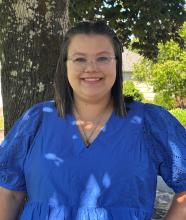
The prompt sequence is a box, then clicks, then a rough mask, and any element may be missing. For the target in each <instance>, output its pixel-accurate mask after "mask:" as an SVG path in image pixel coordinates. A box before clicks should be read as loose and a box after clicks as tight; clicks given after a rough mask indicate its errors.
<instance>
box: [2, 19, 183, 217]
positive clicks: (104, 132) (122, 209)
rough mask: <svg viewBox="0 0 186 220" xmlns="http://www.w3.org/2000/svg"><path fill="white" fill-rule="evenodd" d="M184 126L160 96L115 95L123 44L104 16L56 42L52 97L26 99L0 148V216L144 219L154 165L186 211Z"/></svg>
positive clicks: (176, 207) (178, 208)
mask: <svg viewBox="0 0 186 220" xmlns="http://www.w3.org/2000/svg"><path fill="white" fill-rule="evenodd" d="M185 159H186V132H185V129H184V128H183V127H182V126H181V125H180V124H179V123H178V121H177V120H176V119H175V118H173V117H172V116H171V115H170V114H169V113H168V112H166V111H165V110H164V109H162V108H161V107H158V106H154V105H150V104H142V103H139V102H129V101H127V100H123V96H122V46H121V44H120V42H119V40H118V38H117V36H116V34H115V33H114V32H113V31H112V30H111V29H110V28H109V27H108V26H106V25H105V24H104V23H102V22H82V23H80V24H78V25H77V26H76V27H73V28H71V29H70V30H69V31H68V32H67V34H66V36H65V39H64V41H63V43H62V48H61V54H60V58H59V62H58V66H57V71H56V77H55V102H54V101H51V102H43V103H39V104H38V105H36V106H34V107H32V108H31V109H29V110H28V111H27V112H26V113H25V114H24V115H23V116H22V117H21V118H20V119H19V120H18V121H17V122H16V123H15V125H14V127H13V128H12V129H11V131H10V132H9V134H8V135H7V137H6V139H5V140H4V142H3V143H2V146H1V148H0V162H1V168H0V176H1V180H0V185H1V190H0V213H1V215H0V220H9V219H11V220H12V219H16V217H17V215H18V213H19V210H20V207H21V205H22V203H23V200H24V198H25V195H26V194H27V196H28V202H27V203H26V205H25V207H24V210H23V213H22V215H21V219H22V220H40V219H41V220H44V219H50V220H54V219H56V220H62V219H64V220H149V219H151V216H152V212H153V207H154V200H155V194H156V178H157V175H158V174H159V175H161V176H162V177H163V179H164V180H165V182H166V183H167V184H168V185H169V186H170V187H172V188H173V190H174V191H175V192H176V195H175V198H174V200H173V203H172V206H171V208H170V210H169V212H168V213H167V216H166V217H165V219H166V220H184V219H186V208H185V207H186V160H185Z"/></svg>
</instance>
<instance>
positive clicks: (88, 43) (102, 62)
mask: <svg viewBox="0 0 186 220" xmlns="http://www.w3.org/2000/svg"><path fill="white" fill-rule="evenodd" d="M67 77H68V81H69V83H70V85H71V87H72V90H73V94H74V98H75V99H77V98H81V99H84V100H86V101H91V100H92V101H93V100H94V101H96V100H98V99H102V98H106V97H108V96H109V97H110V96H111V88H112V86H113V84H114V82H115V79H116V60H115V53H114V48H113V45H112V43H111V41H110V39H109V38H108V37H107V36H105V35H98V34H77V35H75V36H74V37H73V38H72V39H71V42H70V44H69V48H68V59H67Z"/></svg>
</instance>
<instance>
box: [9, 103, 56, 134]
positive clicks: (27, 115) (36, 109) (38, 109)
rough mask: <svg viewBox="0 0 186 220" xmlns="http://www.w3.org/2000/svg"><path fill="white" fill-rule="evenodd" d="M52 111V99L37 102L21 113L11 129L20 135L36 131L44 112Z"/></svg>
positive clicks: (53, 106) (53, 104)
mask: <svg viewBox="0 0 186 220" xmlns="http://www.w3.org/2000/svg"><path fill="white" fill-rule="evenodd" d="M53 111H55V103H54V101H45V102H40V103H37V104H35V105H33V106H32V107H31V108H29V109H28V110H26V111H25V112H24V113H23V114H22V115H21V117H20V118H19V119H18V120H17V121H16V122H15V123H14V126H13V127H12V129H11V130H12V131H15V130H16V133H18V134H19V135H20V136H22V135H23V136H24V135H28V134H31V133H33V132H36V130H38V129H39V127H40V126H41V124H42V121H43V117H44V114H46V113H48V112H53Z"/></svg>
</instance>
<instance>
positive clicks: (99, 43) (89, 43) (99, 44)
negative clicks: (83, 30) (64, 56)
mask: <svg viewBox="0 0 186 220" xmlns="http://www.w3.org/2000/svg"><path fill="white" fill-rule="evenodd" d="M78 52H80V53H101V52H108V53H113V52H114V48H113V44H112V42H111V39H110V38H109V37H108V36H106V35H101V34H77V35H75V36H73V37H72V39H71V41H70V44H69V47H68V53H78Z"/></svg>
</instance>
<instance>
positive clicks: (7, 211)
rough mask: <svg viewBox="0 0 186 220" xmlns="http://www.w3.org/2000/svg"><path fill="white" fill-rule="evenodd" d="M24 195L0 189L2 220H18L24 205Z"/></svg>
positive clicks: (0, 217)
mask: <svg viewBox="0 0 186 220" xmlns="http://www.w3.org/2000/svg"><path fill="white" fill-rule="evenodd" d="M23 200H24V194H23V193H18V192H17V193H13V192H11V191H9V190H6V189H2V188H1V189H0V220H16V219H17V218H18V215H19V211H20V208H21V205H22V204H23Z"/></svg>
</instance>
